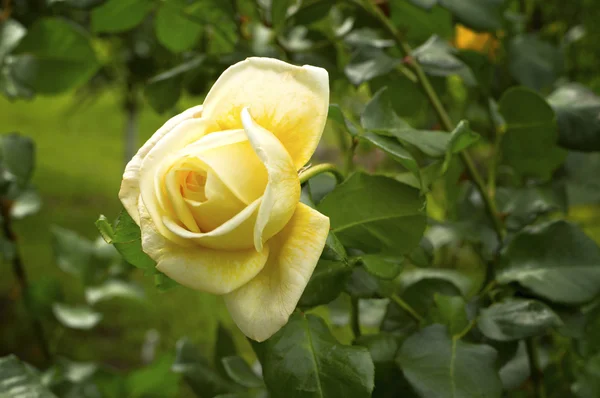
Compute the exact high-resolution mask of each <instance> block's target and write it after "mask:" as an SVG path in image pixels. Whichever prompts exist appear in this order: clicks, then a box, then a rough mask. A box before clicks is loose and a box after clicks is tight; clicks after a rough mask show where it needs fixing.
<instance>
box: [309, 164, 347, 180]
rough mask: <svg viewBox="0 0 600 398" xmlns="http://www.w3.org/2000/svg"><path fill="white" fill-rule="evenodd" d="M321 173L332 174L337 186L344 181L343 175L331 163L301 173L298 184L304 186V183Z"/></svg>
mask: <svg viewBox="0 0 600 398" xmlns="http://www.w3.org/2000/svg"><path fill="white" fill-rule="evenodd" d="M322 173H330V174H332V175H333V176H334V177H335V180H336V181H337V183H338V184H339V183H341V182H343V181H344V175H343V174H342V173H340V171H339V170H338V169H337V168H336V167H335V165H333V164H331V163H323V164H318V165H316V166H313V167H309V168H308V169H306V170H304V171H301V172H300V176H299V178H300V183H301V184H304V183H305V182H306V181H308V180H310V179H311V178H313V177H316V176H318V175H319V174H322Z"/></svg>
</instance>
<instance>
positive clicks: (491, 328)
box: [477, 300, 562, 341]
mask: <svg viewBox="0 0 600 398" xmlns="http://www.w3.org/2000/svg"><path fill="white" fill-rule="evenodd" d="M561 324H562V321H561V320H560V318H559V317H558V315H556V314H555V313H554V311H552V310H551V309H550V308H549V307H548V306H547V305H545V304H544V303H542V302H540V301H536V300H507V301H504V302H501V303H495V304H492V305H491V306H490V307H488V308H485V309H483V310H482V311H481V314H480V316H479V321H478V323H477V326H478V327H479V330H481V332H482V333H483V334H484V335H485V336H486V337H489V338H490V339H493V340H500V341H511V340H520V339H524V338H527V337H532V336H538V335H540V334H543V333H545V332H546V331H547V330H548V329H550V328H552V327H557V326H560V325H561Z"/></svg>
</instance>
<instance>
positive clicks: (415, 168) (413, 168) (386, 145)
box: [360, 133, 420, 178]
mask: <svg viewBox="0 0 600 398" xmlns="http://www.w3.org/2000/svg"><path fill="white" fill-rule="evenodd" d="M360 138H361V139H363V140H366V141H368V142H370V143H371V144H373V145H375V146H376V147H377V148H379V149H381V150H383V151H385V152H386V153H387V154H389V155H390V156H391V157H392V159H394V160H395V161H397V162H398V163H400V164H401V165H402V166H403V167H404V168H406V169H407V170H409V171H410V172H411V173H412V174H413V175H415V176H417V178H418V177H419V175H420V172H419V165H418V164H417V161H416V160H415V158H414V157H413V156H412V155H411V153H410V152H408V151H407V150H406V149H404V147H403V146H402V145H401V144H400V143H399V142H398V140H397V139H395V138H393V137H386V136H382V135H378V134H374V133H366V134H363V135H361V136H360Z"/></svg>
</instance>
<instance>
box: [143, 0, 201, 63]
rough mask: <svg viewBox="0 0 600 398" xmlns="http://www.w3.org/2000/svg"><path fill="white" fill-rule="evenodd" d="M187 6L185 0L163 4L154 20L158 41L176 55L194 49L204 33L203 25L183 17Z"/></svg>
mask: <svg viewBox="0 0 600 398" xmlns="http://www.w3.org/2000/svg"><path fill="white" fill-rule="evenodd" d="M186 5H187V2H186V1H185V0H170V1H166V2H163V3H162V4H161V6H160V8H159V9H158V11H157V12H156V16H155V18H154V29H155V31H156V37H157V38H158V41H159V42H160V43H161V44H162V45H163V46H165V47H166V48H168V49H169V50H171V51H173V52H174V53H179V52H182V51H186V50H190V49H192V47H194V45H195V44H196V42H197V41H198V38H199V37H200V34H201V33H202V29H203V26H202V25H200V24H198V23H197V22H194V21H191V20H190V19H189V18H186V17H185V16H184V15H183V14H184V7H185V6H186Z"/></svg>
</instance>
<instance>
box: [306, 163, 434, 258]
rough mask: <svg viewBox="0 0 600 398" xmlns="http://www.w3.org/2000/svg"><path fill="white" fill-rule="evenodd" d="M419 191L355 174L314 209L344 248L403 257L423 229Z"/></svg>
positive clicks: (422, 200) (418, 239) (413, 245)
mask: <svg viewBox="0 0 600 398" xmlns="http://www.w3.org/2000/svg"><path fill="white" fill-rule="evenodd" d="M423 206H424V199H423V198H422V197H421V196H420V194H419V191H418V190H417V189H414V188H412V187H409V186H408V185H404V184H402V183H400V182H398V181H396V180H393V179H391V178H387V177H383V176H372V175H368V174H364V173H360V172H358V173H355V174H353V175H352V176H350V177H349V178H348V179H347V180H346V181H344V182H343V183H342V184H340V185H338V186H337V187H336V188H335V189H334V190H333V191H331V193H330V194H329V195H327V196H326V197H325V198H324V199H323V200H322V201H321V203H319V205H318V206H317V209H318V210H319V211H320V212H321V213H323V214H325V215H327V216H329V218H330V222H331V229H332V231H333V232H334V233H335V234H336V236H337V237H338V239H339V240H340V242H342V243H343V244H344V246H346V247H352V248H357V249H361V250H363V251H365V252H378V251H382V250H386V251H388V252H390V253H392V252H393V253H394V254H405V253H408V252H409V251H410V250H412V249H413V248H414V247H415V246H417V245H418V244H419V241H420V240H421V236H422V235H423V231H424V229H425V216H424V214H423V212H422V209H423Z"/></svg>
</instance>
